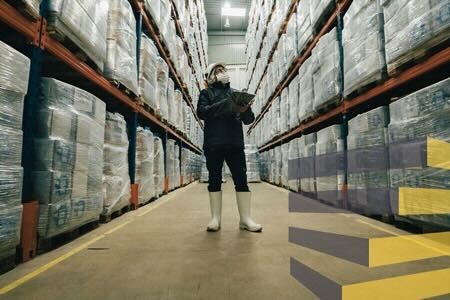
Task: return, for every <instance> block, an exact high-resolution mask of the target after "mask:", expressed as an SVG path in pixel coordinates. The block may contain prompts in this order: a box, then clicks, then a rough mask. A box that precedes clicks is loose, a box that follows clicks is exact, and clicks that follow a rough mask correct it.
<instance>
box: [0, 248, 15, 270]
mask: <svg viewBox="0 0 450 300" xmlns="http://www.w3.org/2000/svg"><path fill="white" fill-rule="evenodd" d="M16 265H17V256H16V249H11V250H10V251H8V253H5V254H4V255H3V257H2V258H0V275H2V274H5V273H6V272H9V271H11V270H12V269H14V268H15V267H16Z"/></svg>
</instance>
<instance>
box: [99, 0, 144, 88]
mask: <svg viewBox="0 0 450 300" xmlns="http://www.w3.org/2000/svg"><path fill="white" fill-rule="evenodd" d="M107 20H108V31H107V35H106V36H107V53H106V57H107V59H106V64H105V72H104V73H105V76H106V77H107V78H108V79H110V80H113V81H115V82H117V83H120V84H122V85H123V86H124V87H125V88H127V89H128V90H130V91H131V92H133V93H134V94H135V95H138V94H139V86H138V74H137V58H136V52H137V49H136V38H137V37H136V19H135V17H134V14H133V9H132V7H131V4H130V2H129V1H127V0H110V1H109V11H108V19H107Z"/></svg>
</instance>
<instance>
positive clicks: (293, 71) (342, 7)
mask: <svg viewBox="0 0 450 300" xmlns="http://www.w3.org/2000/svg"><path fill="white" fill-rule="evenodd" d="M300 1H301V0H300ZM351 3H352V0H343V1H341V2H339V3H337V6H336V9H335V10H334V12H333V14H332V15H331V16H330V18H329V19H328V21H327V22H326V23H325V25H324V26H323V27H322V29H321V30H320V31H319V33H318V34H317V35H316V36H315V37H314V39H313V42H312V43H311V44H310V45H309V47H308V48H307V49H306V51H305V52H304V53H303V54H302V55H300V56H298V57H297V59H296V60H295V61H294V62H293V64H292V65H291V66H290V67H289V70H288V72H287V75H286V76H285V77H284V78H283V79H282V80H281V82H280V83H279V84H278V86H277V87H276V89H275V92H274V93H273V94H272V96H270V97H269V99H268V100H267V103H266V104H265V105H264V107H263V109H262V110H261V113H260V114H259V115H258V116H257V117H256V120H255V122H254V123H253V124H252V125H251V126H250V128H249V129H248V131H247V133H248V134H249V133H250V132H251V131H252V130H253V128H255V127H256V125H257V124H258V123H259V122H260V121H261V119H262V118H263V116H264V115H265V114H266V112H267V111H268V110H269V108H270V106H271V105H272V102H273V101H274V100H275V99H276V98H277V97H278V96H279V95H280V94H281V92H282V91H283V89H284V88H285V87H286V86H288V85H289V83H291V81H292V79H294V77H295V76H296V75H297V73H298V70H299V69H300V67H301V66H302V64H303V63H304V62H305V60H306V59H308V58H309V57H310V56H311V53H312V50H313V49H314V47H315V46H316V45H317V43H318V42H319V40H320V38H321V37H322V36H323V35H325V34H326V33H327V32H329V31H330V30H331V28H332V27H333V25H334V24H335V23H336V21H337V17H338V16H339V14H341V13H344V12H345V11H346V10H347V9H348V8H349V7H350V4H351ZM272 50H273V49H272ZM272 55H273V52H272V53H271V54H270V57H271V56H272ZM266 70H267V66H266V69H265V71H266ZM265 71H264V73H265ZM259 84H261V81H260V82H259ZM259 84H258V87H259Z"/></svg>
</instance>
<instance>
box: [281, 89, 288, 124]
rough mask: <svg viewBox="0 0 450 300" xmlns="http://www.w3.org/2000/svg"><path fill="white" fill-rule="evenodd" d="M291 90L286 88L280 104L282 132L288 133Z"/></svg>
mask: <svg viewBox="0 0 450 300" xmlns="http://www.w3.org/2000/svg"><path fill="white" fill-rule="evenodd" d="M289 109H290V107H289V88H287V87H286V88H285V89H284V90H283V92H281V103H280V114H281V115H280V121H281V132H286V131H288V130H289Z"/></svg>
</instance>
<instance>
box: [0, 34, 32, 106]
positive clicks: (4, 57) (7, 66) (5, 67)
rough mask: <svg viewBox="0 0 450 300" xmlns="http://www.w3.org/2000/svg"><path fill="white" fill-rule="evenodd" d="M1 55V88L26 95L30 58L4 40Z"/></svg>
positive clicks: (0, 42)
mask: <svg viewBox="0 0 450 300" xmlns="http://www.w3.org/2000/svg"><path fill="white" fill-rule="evenodd" d="M0 57H1V60H0V88H1V89H3V90H6V91H11V92H16V93H18V94H21V95H25V94H26V93H27V90H28V78H29V73H30V59H29V58H27V57H26V56H24V55H23V54H21V53H20V52H18V51H16V50H15V49H13V48H12V47H10V46H8V45H7V44H5V43H3V42H2V41H0ZM2 107H3V103H2Z"/></svg>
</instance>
